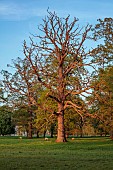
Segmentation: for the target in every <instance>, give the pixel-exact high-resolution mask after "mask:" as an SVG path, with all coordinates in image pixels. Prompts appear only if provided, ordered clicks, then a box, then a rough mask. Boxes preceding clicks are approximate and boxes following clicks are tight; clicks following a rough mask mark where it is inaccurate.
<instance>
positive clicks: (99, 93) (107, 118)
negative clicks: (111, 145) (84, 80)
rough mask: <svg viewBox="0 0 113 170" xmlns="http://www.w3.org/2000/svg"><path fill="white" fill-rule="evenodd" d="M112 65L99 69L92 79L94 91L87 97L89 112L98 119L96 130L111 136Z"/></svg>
mask: <svg viewBox="0 0 113 170" xmlns="http://www.w3.org/2000/svg"><path fill="white" fill-rule="evenodd" d="M112 81H113V67H112V66H109V67H107V68H106V69H100V71H99V75H98V77H97V79H96V80H95V81H94V86H95V88H94V91H93V93H92V96H90V97H89V100H90V103H91V108H92V109H91V108H90V109H91V110H90V111H91V112H92V113H93V114H95V118H97V120H98V121H96V122H98V130H99V129H100V131H102V132H103V133H105V134H106V133H109V134H110V136H111V138H113V131H112V129H113V108H112V107H113V83H112Z"/></svg>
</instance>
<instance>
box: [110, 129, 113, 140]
mask: <svg viewBox="0 0 113 170" xmlns="http://www.w3.org/2000/svg"><path fill="white" fill-rule="evenodd" d="M110 138H111V139H112V140H113V130H111V131H110Z"/></svg>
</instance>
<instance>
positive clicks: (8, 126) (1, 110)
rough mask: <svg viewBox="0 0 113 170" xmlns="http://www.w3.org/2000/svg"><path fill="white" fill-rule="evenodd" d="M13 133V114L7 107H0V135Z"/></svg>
mask: <svg viewBox="0 0 113 170" xmlns="http://www.w3.org/2000/svg"><path fill="white" fill-rule="evenodd" d="M14 133H15V125H14V122H13V112H12V111H11V108H9V107H8V106H5V105H4V106H1V107H0V135H3V136H4V135H9V134H14Z"/></svg>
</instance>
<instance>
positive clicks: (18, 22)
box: [0, 0, 113, 70]
mask: <svg viewBox="0 0 113 170" xmlns="http://www.w3.org/2000/svg"><path fill="white" fill-rule="evenodd" d="M48 7H49V9H50V11H56V12H57V14H58V15H59V16H61V17H63V16H67V15H68V14H70V15H71V17H74V16H75V17H77V18H79V20H80V23H81V24H83V25H84V24H85V23H86V22H88V23H91V24H93V23H96V20H97V19H98V18H102V19H103V18H105V17H113V0H0V70H2V69H6V65H7V64H9V63H11V59H16V58H17V57H21V56H22V43H23V41H24V39H25V40H27V41H29V35H30V33H37V25H39V24H40V23H42V18H44V17H45V15H47V8H48Z"/></svg>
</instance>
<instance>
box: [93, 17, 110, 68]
mask: <svg viewBox="0 0 113 170" xmlns="http://www.w3.org/2000/svg"><path fill="white" fill-rule="evenodd" d="M94 30H95V32H94V38H96V39H99V40H100V45H99V46H98V47H97V49H96V50H95V56H94V58H95V60H98V64H99V65H98V66H99V67H100V66H101V67H102V68H104V67H105V66H108V65H109V64H113V18H104V19H103V20H102V19H98V23H97V24H96V26H95V28H94Z"/></svg>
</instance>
